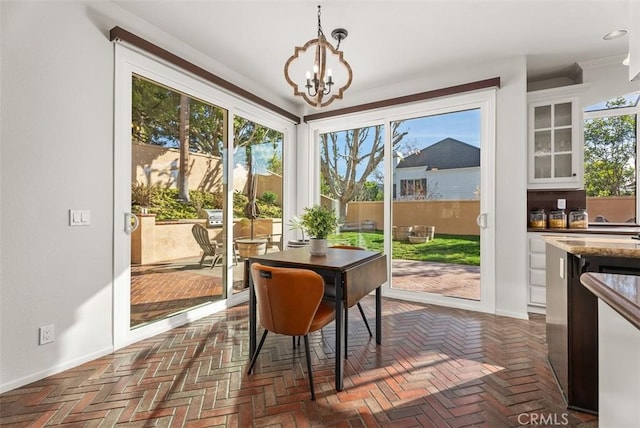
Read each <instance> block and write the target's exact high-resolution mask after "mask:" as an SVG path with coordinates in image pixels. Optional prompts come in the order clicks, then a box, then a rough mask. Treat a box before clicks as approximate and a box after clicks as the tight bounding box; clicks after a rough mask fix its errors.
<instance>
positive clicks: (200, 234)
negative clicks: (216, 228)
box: [191, 223, 215, 249]
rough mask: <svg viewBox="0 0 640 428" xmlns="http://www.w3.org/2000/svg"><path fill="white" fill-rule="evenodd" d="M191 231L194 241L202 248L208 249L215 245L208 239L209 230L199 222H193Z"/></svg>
mask: <svg viewBox="0 0 640 428" xmlns="http://www.w3.org/2000/svg"><path fill="white" fill-rule="evenodd" d="M191 233H193V237H194V238H196V242H197V243H198V244H199V245H200V247H202V248H203V249H209V248H212V247H215V245H213V244H212V243H211V241H210V240H209V232H208V231H207V229H206V228H205V227H204V226H203V225H201V224H197V223H196V224H194V225H193V227H192V228H191Z"/></svg>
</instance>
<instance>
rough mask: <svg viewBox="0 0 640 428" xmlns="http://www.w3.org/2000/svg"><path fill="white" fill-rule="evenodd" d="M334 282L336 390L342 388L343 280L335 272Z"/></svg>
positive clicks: (340, 275)
mask: <svg viewBox="0 0 640 428" xmlns="http://www.w3.org/2000/svg"><path fill="white" fill-rule="evenodd" d="M334 284H336V368H335V371H336V391H342V390H343V388H344V385H343V377H344V339H345V331H344V307H345V306H344V290H343V287H344V281H343V280H342V274H341V273H340V272H338V273H336V275H335V279H334Z"/></svg>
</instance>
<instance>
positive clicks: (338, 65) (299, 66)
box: [284, 6, 353, 108]
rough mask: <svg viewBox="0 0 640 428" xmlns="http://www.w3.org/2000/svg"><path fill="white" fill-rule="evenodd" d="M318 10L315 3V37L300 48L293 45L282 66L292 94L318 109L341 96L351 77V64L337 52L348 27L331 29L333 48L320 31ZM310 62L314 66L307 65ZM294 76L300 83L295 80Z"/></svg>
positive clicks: (349, 84)
mask: <svg viewBox="0 0 640 428" xmlns="http://www.w3.org/2000/svg"><path fill="white" fill-rule="evenodd" d="M320 12H321V10H320V6H318V37H317V38H315V39H311V40H309V41H308V42H307V43H305V44H304V46H302V47H299V46H296V48H295V49H294V52H293V55H291V57H290V58H289V59H288V60H287V62H286V64H285V65H284V77H285V79H287V82H288V83H289V84H290V85H291V86H292V87H293V94H294V95H296V96H300V97H302V98H304V100H305V101H306V102H307V103H308V104H309V105H311V106H313V107H317V108H319V107H325V106H328V105H329V104H331V103H332V102H333V101H334V100H336V99H341V98H342V94H343V93H344V91H346V90H347V88H349V86H351V79H352V78H353V73H352V72H351V66H350V65H349V63H348V62H347V61H346V60H345V59H344V57H343V54H342V52H341V51H340V42H341V41H342V40H344V39H345V38H346V37H347V35H348V33H347V30H345V29H344V28H337V29H335V30H333V31H332V32H331V37H333V38H334V39H335V40H337V41H338V44H337V46H336V47H335V48H334V47H333V46H332V45H331V43H329V42H328V41H327V39H326V37H325V36H324V32H323V31H322V24H321V22H320ZM311 64H313V66H312V67H311V68H309V65H311ZM305 68H306V72H305ZM291 76H294V77H295V78H292V77H291ZM303 77H304V79H303ZM297 79H299V82H300V83H296V80H297ZM334 86H335V88H337V89H334Z"/></svg>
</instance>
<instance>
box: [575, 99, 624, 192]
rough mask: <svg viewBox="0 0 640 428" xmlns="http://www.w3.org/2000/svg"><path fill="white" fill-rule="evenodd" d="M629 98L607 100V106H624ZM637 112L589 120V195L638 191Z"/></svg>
mask: <svg viewBox="0 0 640 428" xmlns="http://www.w3.org/2000/svg"><path fill="white" fill-rule="evenodd" d="M625 104H626V100H625V99H624V98H617V99H615V100H612V101H609V102H607V104H606V106H607V108H614V107H619V106H624V105H625ZM635 134H636V121H635V115H620V116H612V117H606V118H596V119H589V120H587V121H585V132H584V164H585V180H584V181H585V189H586V192H587V196H622V195H630V194H633V193H634V190H635V179H634V177H635V156H636V155H635V153H636V137H635Z"/></svg>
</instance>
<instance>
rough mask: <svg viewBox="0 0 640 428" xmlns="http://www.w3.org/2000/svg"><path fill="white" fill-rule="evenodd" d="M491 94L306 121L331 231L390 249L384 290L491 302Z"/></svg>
mask: <svg viewBox="0 0 640 428" xmlns="http://www.w3.org/2000/svg"><path fill="white" fill-rule="evenodd" d="M494 97H495V94H494V91H493V90H491V91H485V92H478V93H474V94H469V95H460V96H455V97H451V98H446V99H439V100H434V101H429V102H424V103H420V104H415V105H410V106H402V107H393V108H389V109H387V110H385V111H376V112H366V113H361V114H358V115H353V116H350V117H349V118H348V119H346V118H336V119H325V120H318V121H316V122H314V123H312V124H311V129H312V133H313V134H315V135H318V138H317V141H316V144H317V145H316V147H317V152H316V154H315V156H316V157H317V162H318V165H319V167H318V170H319V171H320V193H321V195H322V196H321V201H322V203H323V204H327V205H329V206H332V207H334V208H335V209H336V212H337V213H338V214H339V219H340V221H339V224H340V227H339V231H338V233H336V234H335V235H333V236H330V237H329V239H330V241H332V242H334V243H337V244H349V245H356V246H360V247H363V248H367V249H371V250H380V251H385V252H386V253H387V254H388V255H390V260H391V261H390V266H389V268H390V272H391V275H390V280H389V283H388V285H387V287H386V289H385V293H386V295H388V296H392V297H398V298H403V299H408V300H416V301H422V302H427V303H437V304H443V305H448V306H453V307H461V308H468V309H474V310H481V311H485V312H493V311H494V310H495V291H494V279H493V272H494V264H495V258H494V254H493V248H494V244H493V240H494V225H493V218H494V213H493V192H494V180H493V176H494V166H493V158H494V129H493V127H494V125H493V123H494V120H493V117H494ZM347 124H348V125H351V126H345V125H347ZM354 124H355V125H357V126H353V125H354Z"/></svg>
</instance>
